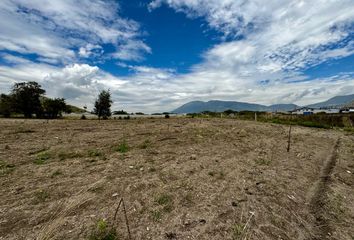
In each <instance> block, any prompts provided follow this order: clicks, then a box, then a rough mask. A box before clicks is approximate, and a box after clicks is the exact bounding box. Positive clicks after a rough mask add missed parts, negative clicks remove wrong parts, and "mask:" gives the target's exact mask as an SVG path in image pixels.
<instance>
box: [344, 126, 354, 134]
mask: <svg viewBox="0 0 354 240" xmlns="http://www.w3.org/2000/svg"><path fill="white" fill-rule="evenodd" d="M343 130H344V131H346V132H349V133H354V127H345V128H343Z"/></svg>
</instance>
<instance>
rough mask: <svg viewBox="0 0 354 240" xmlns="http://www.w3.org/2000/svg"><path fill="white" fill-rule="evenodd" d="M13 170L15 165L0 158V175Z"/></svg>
mask: <svg viewBox="0 0 354 240" xmlns="http://www.w3.org/2000/svg"><path fill="white" fill-rule="evenodd" d="M14 170H15V165H13V164H8V163H6V162H5V161H3V160H0V176H3V175H6V174H9V173H11V172H13V171H14Z"/></svg>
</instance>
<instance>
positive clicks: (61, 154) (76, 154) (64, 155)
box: [58, 151, 83, 161]
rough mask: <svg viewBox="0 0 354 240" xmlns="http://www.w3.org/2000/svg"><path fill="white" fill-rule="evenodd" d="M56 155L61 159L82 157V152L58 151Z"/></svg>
mask: <svg viewBox="0 0 354 240" xmlns="http://www.w3.org/2000/svg"><path fill="white" fill-rule="evenodd" d="M58 157H59V159H60V160H61V161H63V160H65V159H71V158H80V157H83V154H82V153H80V152H64V151H62V152H59V153H58Z"/></svg>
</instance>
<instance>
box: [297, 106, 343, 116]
mask: <svg viewBox="0 0 354 240" xmlns="http://www.w3.org/2000/svg"><path fill="white" fill-rule="evenodd" d="M339 112H340V109H339V108H309V107H302V108H299V109H295V110H294V111H291V113H292V114H297V115H311V114H316V113H327V114H333V113H339Z"/></svg>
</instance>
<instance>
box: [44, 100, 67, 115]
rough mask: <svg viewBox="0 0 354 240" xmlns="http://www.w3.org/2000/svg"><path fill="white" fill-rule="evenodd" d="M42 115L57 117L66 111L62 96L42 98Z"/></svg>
mask: <svg viewBox="0 0 354 240" xmlns="http://www.w3.org/2000/svg"><path fill="white" fill-rule="evenodd" d="M42 106H43V111H44V115H45V117H47V118H57V117H59V116H61V114H62V112H66V111H67V106H66V103H65V99H64V98H54V99H51V98H44V99H43V102H42Z"/></svg>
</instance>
